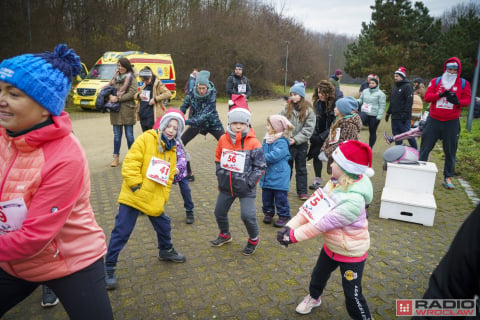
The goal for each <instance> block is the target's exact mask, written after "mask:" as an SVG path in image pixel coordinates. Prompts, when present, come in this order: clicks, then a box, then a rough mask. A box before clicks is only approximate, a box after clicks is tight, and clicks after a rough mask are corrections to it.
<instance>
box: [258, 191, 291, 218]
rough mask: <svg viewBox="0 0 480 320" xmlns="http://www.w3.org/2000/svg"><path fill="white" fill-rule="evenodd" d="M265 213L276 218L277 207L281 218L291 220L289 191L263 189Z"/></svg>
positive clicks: (263, 208)
mask: <svg viewBox="0 0 480 320" xmlns="http://www.w3.org/2000/svg"><path fill="white" fill-rule="evenodd" d="M262 203H263V206H262V210H263V213H265V214H268V215H271V216H274V215H275V207H276V208H277V214H278V216H279V217H286V218H290V204H289V203H288V191H284V190H273V189H269V188H263V189H262Z"/></svg>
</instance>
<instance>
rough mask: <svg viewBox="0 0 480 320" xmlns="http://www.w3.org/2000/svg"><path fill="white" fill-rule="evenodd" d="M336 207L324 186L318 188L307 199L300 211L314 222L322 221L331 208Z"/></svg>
mask: <svg viewBox="0 0 480 320" xmlns="http://www.w3.org/2000/svg"><path fill="white" fill-rule="evenodd" d="M334 207H335V202H334V201H333V199H332V198H330V197H329V196H328V195H327V194H325V193H324V192H323V190H322V188H318V189H317V190H316V191H315V192H314V193H313V194H312V195H311V196H310V198H308V200H307V201H305V202H304V203H303V205H302V206H301V207H300V213H301V214H303V215H304V216H305V218H307V219H308V221H310V222H311V223H313V224H316V223H317V222H319V221H320V219H322V218H323V217H324V216H325V215H326V214H327V213H328V212H329V211H330V210H332V209H333V208H334Z"/></svg>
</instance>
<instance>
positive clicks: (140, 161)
mask: <svg viewBox="0 0 480 320" xmlns="http://www.w3.org/2000/svg"><path fill="white" fill-rule="evenodd" d="M184 128H185V118H184V115H183V113H182V112H181V111H180V110H177V109H169V110H168V111H167V112H166V113H165V114H164V116H163V117H162V119H161V120H160V127H159V129H152V130H148V131H145V132H144V133H143V134H142V135H140V136H139V137H138V138H137V139H136V140H135V143H134V144H133V145H132V147H131V148H130V150H129V151H128V153H127V155H126V157H125V160H124V162H123V167H122V175H123V184H122V189H121V191H120V195H119V197H118V202H119V204H120V206H119V208H118V213H117V216H116V217H115V227H114V228H113V230H112V235H111V237H110V243H109V245H108V251H107V255H106V259H105V260H106V261H105V282H106V286H107V289H115V288H116V286H117V279H116V276H115V266H116V264H117V260H118V256H119V254H120V251H121V250H122V249H123V247H124V246H125V244H126V243H127V241H128V239H129V237H130V234H131V233H132V231H133V228H134V226H135V223H136V221H137V217H138V216H139V215H140V214H146V215H147V216H148V218H149V219H150V222H151V223H152V226H153V228H154V229H155V232H156V233H157V238H158V249H159V259H160V260H167V261H173V262H185V256H184V255H183V254H181V253H179V252H177V251H176V250H175V249H174V248H173V246H172V242H171V236H170V232H171V225H170V218H169V217H168V216H166V215H165V213H164V212H163V211H164V206H165V203H166V202H167V201H168V198H169V197H170V188H171V186H172V182H173V178H174V176H175V174H176V163H177V154H176V142H175V139H180V136H181V134H182V132H183V129H184Z"/></svg>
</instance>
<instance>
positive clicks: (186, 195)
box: [178, 177, 193, 212]
mask: <svg viewBox="0 0 480 320" xmlns="http://www.w3.org/2000/svg"><path fill="white" fill-rule="evenodd" d="M178 186H179V187H180V193H181V194H182V198H183V207H184V208H185V211H187V212H192V211H193V200H192V191H191V189H190V186H189V183H188V179H187V178H186V177H185V178H183V179H182V180H180V181H178Z"/></svg>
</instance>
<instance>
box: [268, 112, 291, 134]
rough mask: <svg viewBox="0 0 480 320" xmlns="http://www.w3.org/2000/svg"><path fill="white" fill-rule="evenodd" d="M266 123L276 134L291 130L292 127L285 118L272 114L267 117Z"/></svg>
mask: <svg viewBox="0 0 480 320" xmlns="http://www.w3.org/2000/svg"><path fill="white" fill-rule="evenodd" d="M268 121H269V122H270V124H271V125H272V128H273V130H275V132H276V133H279V132H284V131H285V130H287V129H289V127H290V128H293V125H292V123H291V122H290V121H288V119H287V118H285V117H284V116H281V115H279V114H274V115H271V116H269V117H268Z"/></svg>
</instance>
